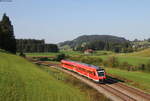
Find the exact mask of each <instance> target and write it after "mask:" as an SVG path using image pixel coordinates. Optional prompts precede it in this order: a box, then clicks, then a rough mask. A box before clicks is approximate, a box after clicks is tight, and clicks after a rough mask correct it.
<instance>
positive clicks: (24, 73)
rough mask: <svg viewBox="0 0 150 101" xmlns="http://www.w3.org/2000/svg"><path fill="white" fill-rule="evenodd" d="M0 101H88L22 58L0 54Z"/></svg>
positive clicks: (68, 86) (72, 87)
mask: <svg viewBox="0 0 150 101" xmlns="http://www.w3.org/2000/svg"><path fill="white" fill-rule="evenodd" d="M0 101H89V99H87V96H86V95H85V94H84V93H83V92H81V91H80V90H79V89H78V88H76V87H74V86H72V85H70V84H67V83H64V82H61V81H59V80H57V79H56V78H55V77H53V76H50V75H49V74H48V73H47V72H46V71H43V70H41V69H40V68H39V67H37V65H34V64H32V63H30V62H28V61H27V60H25V59H24V58H21V57H18V56H15V55H11V54H8V53H3V52H0Z"/></svg>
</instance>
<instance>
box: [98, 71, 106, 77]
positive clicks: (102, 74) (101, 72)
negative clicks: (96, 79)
mask: <svg viewBox="0 0 150 101" xmlns="http://www.w3.org/2000/svg"><path fill="white" fill-rule="evenodd" d="M97 73H98V76H105V74H104V71H97Z"/></svg>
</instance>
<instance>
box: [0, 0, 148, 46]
mask: <svg viewBox="0 0 150 101" xmlns="http://www.w3.org/2000/svg"><path fill="white" fill-rule="evenodd" d="M149 5H150V0H12V2H0V17H2V15H3V13H4V12H5V13H6V14H7V15H8V16H9V17H10V19H11V21H12V24H13V25H14V31H15V36H16V37H17V38H36V39H45V40H46V42H47V43H58V42H61V41H65V40H72V39H74V38H76V37H77V36H80V35H85V34H87V35H91V34H100V35H104V34H109V35H116V36H121V37H125V38H127V39H129V40H133V39H135V38H138V39H144V38H148V37H150V6H149Z"/></svg>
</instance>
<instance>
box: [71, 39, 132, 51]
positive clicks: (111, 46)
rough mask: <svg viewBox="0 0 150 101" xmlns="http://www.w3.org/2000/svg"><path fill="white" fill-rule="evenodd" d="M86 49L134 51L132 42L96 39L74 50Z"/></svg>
mask: <svg viewBox="0 0 150 101" xmlns="http://www.w3.org/2000/svg"><path fill="white" fill-rule="evenodd" d="M86 49H93V50H107V51H114V52H116V53H120V52H123V53H128V52H133V49H132V46H131V44H130V42H123V43H116V42H109V41H100V40H96V41H93V42H90V43H87V44H84V45H83V44H81V45H78V46H77V47H76V48H74V49H73V50H75V51H84V50H86Z"/></svg>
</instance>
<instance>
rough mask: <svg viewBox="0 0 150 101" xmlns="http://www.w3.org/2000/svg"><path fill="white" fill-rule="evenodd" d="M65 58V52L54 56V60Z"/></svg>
mask: <svg viewBox="0 0 150 101" xmlns="http://www.w3.org/2000/svg"><path fill="white" fill-rule="evenodd" d="M65 58H66V55H65V54H58V55H57V56H56V59H55V60H56V61H61V60H62V59H65Z"/></svg>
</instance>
